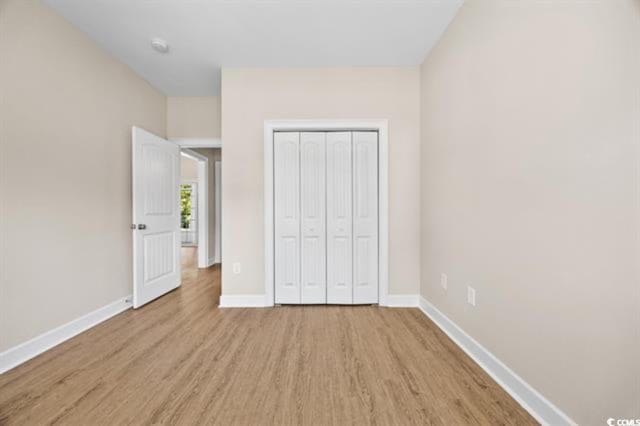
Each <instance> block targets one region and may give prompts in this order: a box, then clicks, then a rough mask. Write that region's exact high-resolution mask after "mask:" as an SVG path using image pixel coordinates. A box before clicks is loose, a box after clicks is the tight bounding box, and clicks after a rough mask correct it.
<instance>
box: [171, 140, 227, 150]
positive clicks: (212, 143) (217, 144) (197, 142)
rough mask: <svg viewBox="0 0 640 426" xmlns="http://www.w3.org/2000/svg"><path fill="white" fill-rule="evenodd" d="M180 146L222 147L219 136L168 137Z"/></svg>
mask: <svg viewBox="0 0 640 426" xmlns="http://www.w3.org/2000/svg"><path fill="white" fill-rule="evenodd" d="M169 140H170V141H171V142H174V143H176V144H178V146H179V147H180V148H222V139H220V138H169Z"/></svg>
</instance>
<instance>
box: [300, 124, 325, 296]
mask: <svg viewBox="0 0 640 426" xmlns="http://www.w3.org/2000/svg"><path fill="white" fill-rule="evenodd" d="M325 137H326V133H323V132H305V133H301V134H300V183H301V188H300V192H301V211H302V212H301V220H302V224H301V232H302V236H301V241H302V247H301V250H302V253H301V255H302V271H301V278H302V280H301V284H302V289H301V291H302V303H305V304H314V303H327V283H326V262H327V260H326V229H325V201H326V194H325V168H326V166H325V151H326V143H325Z"/></svg>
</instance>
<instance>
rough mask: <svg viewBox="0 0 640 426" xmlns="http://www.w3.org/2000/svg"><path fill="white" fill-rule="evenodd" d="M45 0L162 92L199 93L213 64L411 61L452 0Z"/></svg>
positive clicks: (442, 23)
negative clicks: (162, 47)
mask: <svg viewBox="0 0 640 426" xmlns="http://www.w3.org/2000/svg"><path fill="white" fill-rule="evenodd" d="M45 2H46V3H47V4H49V5H50V6H51V7H52V8H53V9H55V10H56V11H57V12H58V13H59V14H61V15H62V16H64V17H65V18H66V19H67V20H69V21H70V22H72V23H73V24H74V25H76V26H77V27H79V28H80V29H81V30H82V31H84V32H85V33H87V34H88V35H89V36H90V37H91V38H93V39H94V40H96V41H97V42H98V43H99V44H101V45H102V46H104V47H105V48H106V49H107V50H108V51H110V52H111V53H112V54H113V55H115V56H116V57H117V58H119V59H120V60H121V61H122V62H124V63H126V64H128V65H129V66H130V67H131V68H133V69H134V70H135V71H136V72H137V73H138V74H140V75H141V76H142V77H144V78H145V79H146V80H147V81H149V82H150V83H151V84H153V85H154V86H155V87H157V88H158V89H160V90H161V91H163V92H164V93H165V94H167V95H171V96H206V95H215V94H218V93H219V90H220V68H221V67H363V66H412V65H417V64H419V63H421V62H422V60H423V59H424V57H425V56H426V54H427V53H428V51H429V50H430V49H431V47H432V46H433V45H434V44H435V43H436V41H437V40H438V38H439V37H440V35H441V34H442V32H443V31H444V29H445V28H446V27H447V25H448V24H449V22H450V21H451V20H452V19H453V17H454V15H455V13H456V12H457V10H458V8H459V6H460V4H461V3H462V0H45ZM154 37H161V38H163V39H165V40H166V41H167V42H168V43H169V46H170V49H171V50H170V52H169V53H168V54H166V55H161V54H158V53H157V52H155V51H154V50H152V49H151V46H150V40H151V39H152V38H154Z"/></svg>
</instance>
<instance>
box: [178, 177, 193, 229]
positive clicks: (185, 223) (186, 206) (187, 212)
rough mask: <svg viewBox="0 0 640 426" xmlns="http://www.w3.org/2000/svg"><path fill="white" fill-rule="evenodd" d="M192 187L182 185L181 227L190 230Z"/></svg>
mask: <svg viewBox="0 0 640 426" xmlns="http://www.w3.org/2000/svg"><path fill="white" fill-rule="evenodd" d="M191 190H192V186H191V185H180V226H181V227H182V229H189V226H190V222H191Z"/></svg>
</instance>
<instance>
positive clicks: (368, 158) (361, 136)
mask: <svg viewBox="0 0 640 426" xmlns="http://www.w3.org/2000/svg"><path fill="white" fill-rule="evenodd" d="M353 209H354V212H353V303H354V304H359V303H378V133H377V132H353Z"/></svg>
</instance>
